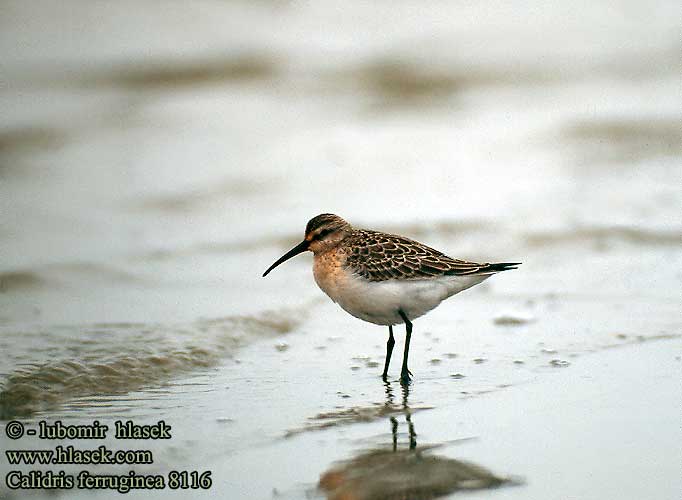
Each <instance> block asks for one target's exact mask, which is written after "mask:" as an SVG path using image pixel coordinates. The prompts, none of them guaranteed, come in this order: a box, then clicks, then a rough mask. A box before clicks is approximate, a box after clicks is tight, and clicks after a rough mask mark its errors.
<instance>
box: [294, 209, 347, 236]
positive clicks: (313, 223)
mask: <svg viewBox="0 0 682 500" xmlns="http://www.w3.org/2000/svg"><path fill="white" fill-rule="evenodd" d="M320 229H321V230H323V231H325V232H333V231H338V230H339V229H347V230H351V229H352V227H351V225H350V224H348V222H346V221H345V220H343V219H342V218H341V217H339V216H338V215H334V214H320V215H317V216H315V217H313V218H312V219H310V220H309V221H308V224H307V225H306V227H305V235H306V236H308V235H309V234H311V233H313V232H316V231H318V230H320Z"/></svg>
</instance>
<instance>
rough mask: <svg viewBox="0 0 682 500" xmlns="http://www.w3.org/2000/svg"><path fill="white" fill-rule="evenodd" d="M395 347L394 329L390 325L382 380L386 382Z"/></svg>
mask: <svg viewBox="0 0 682 500" xmlns="http://www.w3.org/2000/svg"><path fill="white" fill-rule="evenodd" d="M394 345H395V339H394V338H393V327H392V326H391V325H388V341H387V342H386V361H385V362H384V373H383V374H382V375H381V378H383V379H384V382H385V381H386V378H387V375H388V364H389V363H390V362H391V354H393V346H394Z"/></svg>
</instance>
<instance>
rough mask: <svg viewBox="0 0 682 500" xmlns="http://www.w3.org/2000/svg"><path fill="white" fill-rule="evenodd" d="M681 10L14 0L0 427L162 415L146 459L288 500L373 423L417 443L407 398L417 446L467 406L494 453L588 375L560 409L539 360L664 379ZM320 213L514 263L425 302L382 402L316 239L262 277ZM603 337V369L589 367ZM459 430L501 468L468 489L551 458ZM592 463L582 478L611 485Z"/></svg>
mask: <svg viewBox="0 0 682 500" xmlns="http://www.w3.org/2000/svg"><path fill="white" fill-rule="evenodd" d="M133 7H134V8H133ZM131 12H135V14H134V15H133V14H131ZM675 14H677V6H676V5H675V4H673V3H666V2H656V3H654V4H647V6H644V5H640V4H639V3H637V2H607V3H603V4H599V5H594V4H592V3H582V4H571V7H570V8H569V7H567V6H565V5H564V4H561V3H554V4H546V3H542V4H539V3H534V2H525V3H522V4H518V3H516V4H514V6H513V7H510V6H509V7H508V6H501V5H497V4H495V5H492V4H490V5H489V4H476V5H464V4H448V3H440V2H428V3H426V4H424V3H420V4H419V7H417V4H410V3H406V4H400V5H395V4H394V3H381V2H380V3H372V4H359V3H358V4H352V5H349V4H344V8H343V9H340V8H338V6H336V5H334V4H332V3H329V2H317V3H315V4H310V5H308V4H300V3H284V4H280V3H269V2H259V3H240V2H233V3H228V4H225V3H222V2H211V1H206V2H197V3H194V4H193V5H192V6H191V7H190V6H179V5H178V6H173V7H172V8H170V7H168V8H164V9H161V8H160V7H159V6H158V5H157V4H155V3H145V2H143V3H140V2H135V4H134V6H133V4H132V3H130V2H118V3H116V4H110V5H109V4H108V5H100V4H92V3H90V2H82V1H70V2H67V4H64V3H63V2H62V3H61V4H60V7H59V8H56V7H55V6H53V5H51V4H49V3H43V4H41V6H40V8H38V7H37V6H35V4H32V5H28V4H25V3H24V2H18V1H10V2H5V4H4V6H3V15H2V16H0V53H1V54H2V60H3V63H2V76H1V81H2V85H1V86H0V116H2V119H0V213H2V217H0V241H1V242H2V244H1V245H0V331H1V332H2V335H0V418H2V419H3V421H7V420H8V419H11V418H19V419H21V421H22V422H26V423H27V425H34V424H35V423H37V422H38V421H40V420H42V419H47V420H49V421H54V420H58V419H61V420H64V421H69V422H84V423H87V422H91V421H92V420H94V419H100V420H104V421H107V422H109V423H112V422H113V421H114V420H116V419H119V418H126V419H133V420H135V421H138V420H139V421H140V422H146V423H154V422H156V421H158V420H161V419H165V420H166V421H168V422H170V423H171V425H173V426H175V427H174V437H173V439H172V440H171V442H170V443H160V442H154V443H149V442H147V443H143V444H144V445H145V446H149V447H150V448H151V449H152V450H153V451H154V457H155V463H154V464H153V465H151V466H139V467H138V466H136V467H135V471H136V472H137V471H139V472H140V473H142V472H144V471H156V472H159V473H167V472H168V471H169V470H170V469H173V468H182V469H187V470H190V469H191V470H194V469H197V470H199V469H202V470H203V469H208V468H210V469H212V470H213V477H214V481H215V483H214V486H213V487H212V489H211V490H209V494H213V495H215V496H219V497H223V498H263V497H264V496H265V497H268V496H270V495H273V494H274V493H273V488H274V489H276V490H277V494H279V495H281V496H282V497H285V498H289V497H290V498H300V497H301V496H303V495H307V496H315V495H320V494H321V493H319V492H316V489H315V486H316V485H317V483H318V480H319V478H320V475H322V474H324V473H325V471H329V470H336V469H334V467H335V466H334V465H333V464H335V463H339V461H342V460H346V462H344V463H346V464H348V463H352V460H353V457H358V456H362V454H363V453H366V452H367V450H377V449H384V447H385V446H386V445H390V443H391V437H390V436H391V435H392V430H393V427H392V426H393V423H392V422H393V420H391V419H397V421H399V423H400V428H399V429H401V430H400V432H399V434H398V437H399V441H400V442H401V443H402V444H403V445H404V444H405V443H406V442H408V443H409V442H410V440H409V432H408V434H405V432H407V431H404V430H402V429H403V427H405V426H408V423H407V422H406V421H405V416H406V413H405V412H406V408H408V409H409V414H410V415H412V417H411V418H412V419H413V420H414V425H415V426H416V428H417V435H418V438H417V439H418V444H419V446H430V445H442V444H443V443H449V442H452V443H460V442H461V440H463V439H464V440H466V439H467V438H471V437H474V436H473V435H472V434H467V432H465V431H463V430H462V429H463V428H461V427H453V428H452V429H450V430H443V429H444V428H443V427H442V422H443V421H447V420H448V419H449V418H450V416H456V415H459V413H458V412H459V411H460V408H461V407H460V404H464V402H470V401H473V402H478V401H481V400H482V401H486V402H488V403H486V404H489V406H488V407H487V408H486V411H493V414H495V412H497V411H499V415H502V416H504V417H503V421H500V422H497V421H495V420H494V418H493V417H489V420H487V421H486V422H487V423H486V425H482V426H480V427H476V429H477V431H476V432H475V433H474V434H476V436H477V437H478V438H479V439H480V441H481V443H482V446H483V448H484V449H485V447H486V446H488V443H489V441H487V439H493V438H497V437H498V436H499V434H497V433H496V431H495V429H496V428H498V427H499V426H502V425H504V426H506V427H509V432H510V433H514V432H516V431H515V429H514V426H515V425H516V426H518V427H519V428H525V426H524V423H523V422H522V421H518V422H517V421H514V420H513V419H512V420H508V419H509V418H510V417H509V415H510V414H511V413H510V412H511V409H510V408H511V407H510V406H509V405H512V407H513V406H514V405H517V404H518V405H519V407H523V404H524V403H523V398H522V397H519V399H520V400H521V402H511V403H510V401H509V399H508V398H509V396H505V395H506V394H509V391H508V389H511V390H512V391H517V392H515V393H514V394H524V393H528V394H530V393H532V391H533V390H535V389H532V388H536V387H541V388H542V387H544V388H545V390H540V389H538V390H537V394H535V396H534V397H538V398H540V399H541V400H543V398H544V403H545V404H546V406H547V407H553V406H559V407H561V406H562V405H564V404H568V403H566V401H568V400H570V398H571V397H573V396H574V395H575V394H580V391H581V389H580V388H575V389H574V391H575V392H572V393H569V394H568V395H564V396H561V397H559V400H558V401H554V400H553V394H552V391H551V388H550V387H549V382H548V380H554V378H553V377H563V378H565V379H575V378H577V379H580V377H581V376H592V377H603V378H604V382H603V383H604V385H605V386H607V387H616V388H617V387H620V386H619V382H618V376H616V374H618V373H621V372H623V373H629V372H630V371H631V370H632V369H633V367H630V366H628V365H627V363H629V362H631V361H632V359H633V358H634V359H636V358H637V355H636V354H635V355H633V356H632V357H627V356H621V357H619V356H617V355H616V354H614V353H616V352H642V353H649V354H647V355H646V356H644V358H643V359H646V360H647V362H650V363H651V364H652V367H654V366H659V365H660V366H661V367H665V370H664V371H663V372H662V374H661V377H662V378H663V380H668V379H669V377H671V376H672V373H673V368H674V366H675V365H674V363H673V364H671V362H670V359H669V352H672V351H673V349H674V348H678V352H679V337H680V335H681V334H682V328H681V326H682V322H681V321H680V306H679V289H680V284H681V282H682V273H680V271H679V269H681V268H682V245H681V244H682V222H681V220H680V216H679V214H680V213H682V197H680V196H679V185H680V181H681V180H682V171H681V170H680V160H681V157H682V150H681V149H680V144H682V129H680V127H679V123H680V120H681V119H682V116H681V115H680V111H679V110H680V109H682V107H681V106H680V104H681V103H680V96H679V73H680V71H679V70H680V69H682V68H680V60H679V57H678V52H679V51H678V50H676V47H677V44H678V32H679V29H678V26H677V23H675V20H676V19H677V16H676V15H675ZM643 19H646V22H644V21H643ZM65 34H68V36H65ZM320 212H335V213H338V214H340V215H342V216H343V217H345V218H346V219H348V220H349V221H350V222H351V223H353V224H355V225H357V226H364V227H371V228H375V229H380V230H385V231H390V232H396V233H400V234H405V235H407V236H410V237H413V238H416V239H418V240H420V241H423V242H425V243H427V244H429V245H431V246H434V247H436V248H439V249H442V250H444V251H446V252H447V253H449V254H451V255H453V256H456V257H460V258H468V259H473V260H481V261H522V262H523V263H524V264H523V265H522V266H521V268H520V269H519V270H517V271H513V272H509V273H504V274H502V275H499V276H496V277H494V278H493V279H491V280H488V281H486V282H485V283H484V284H482V285H479V286H478V287H475V288H474V289H471V290H469V291H467V292H465V293H463V294H462V295H461V296H457V297H455V298H453V299H450V300H449V301H448V302H447V303H445V304H444V305H442V306H441V307H440V308H438V309H437V310H435V311H433V312H432V313H430V314H429V315H428V316H426V317H424V318H421V319H420V320H418V321H416V322H415V336H414V340H413V344H412V356H411V369H412V371H413V372H414V373H415V375H416V379H415V383H414V385H413V387H412V389H411V392H410V394H409V402H405V401H402V402H401V397H402V395H401V393H400V389H399V386H398V385H397V383H396V381H395V380H392V381H391V383H390V384H389V385H388V387H386V386H385V385H384V384H382V383H381V381H380V379H379V377H378V373H379V372H380V371H381V365H382V363H383V352H384V345H385V340H386V332H385V329H384V328H380V327H377V326H373V325H369V324H365V323H362V322H360V321H358V320H355V319H354V318H351V317H349V316H347V315H346V314H345V313H343V312H342V311H341V310H339V309H338V308H337V307H336V306H334V305H333V304H331V303H330V302H329V300H328V299H327V298H326V297H324V296H323V295H322V293H321V292H320V291H319V290H318V289H317V287H316V286H315V284H314V282H313V280H312V276H311V272H310V269H309V268H310V257H309V256H301V257H298V258H297V259H295V260H293V261H290V262H288V263H287V264H286V265H285V266H282V267H280V268H278V269H277V270H276V271H274V272H273V273H272V274H270V275H268V277H267V279H262V278H261V277H260V274H261V273H262V271H263V270H264V269H265V268H266V267H267V266H268V265H269V264H270V263H271V262H272V261H274V259H276V258H277V257H278V256H279V255H281V254H282V253H283V252H284V251H286V250H287V249H288V248H290V247H291V246H292V245H293V244H295V243H296V242H297V241H298V240H299V239H300V238H301V236H302V232H303V227H304V224H305V222H306V221H307V220H308V219H309V218H310V217H312V216H314V215H316V214H317V213H320ZM397 337H398V339H397V341H398V343H399V345H400V343H401V342H402V331H400V332H399V335H398V336H397ZM657 345H666V346H668V345H669V346H670V347H669V348H668V349H669V351H668V352H666V349H662V348H654V347H652V346H657ZM616 348H618V349H616ZM621 348H622V349H621ZM396 351H398V350H396ZM614 356H615V357H614ZM595 359H601V360H604V363H607V362H608V361H606V360H607V359H610V360H613V359H621V361H620V364H618V362H617V361H612V362H613V363H616V365H615V368H614V371H613V372H609V371H608V370H605V371H603V372H601V371H600V372H599V373H598V374H590V373H586V372H584V371H583V370H585V369H586V368H583V366H584V365H585V363H587V366H591V365H590V363H594V364H597V365H598V364H599V362H597V361H586V360H595ZM393 363H394V365H393V368H392V370H391V372H392V374H393V375H394V376H395V375H396V374H397V367H398V365H399V361H398V359H397V356H396V359H394V360H393ZM662 369H663V368H662ZM564 373H567V374H568V375H565V374H564ZM651 385H652V387H654V386H656V383H655V375H652V380H651ZM661 386H662V385H661ZM518 391H520V392H518ZM526 391H527V392H526ZM643 391H644V390H643ZM654 392H655V391H654ZM616 393H618V394H620V392H618V391H616ZM667 403H670V408H668V407H665V408H661V410H660V412H661V414H662V415H669V414H670V412H672V411H674V410H672V407H673V406H674V405H673V403H672V402H668V401H667V399H665V398H663V400H662V404H663V405H666V404H667ZM467 404H468V403H467ZM472 404H473V403H472ZM475 404H483V403H475ZM496 405H497V406H496ZM484 406H485V404H484ZM616 406H617V405H616ZM491 409H492V410H491ZM569 413H570V412H569ZM422 415H423V417H422ZM429 415H430V416H429ZM609 415H613V413H610V414H609ZM453 418H455V417H453ZM456 418H459V417H456ZM487 418H488V417H487ZM501 418H502V417H501ZM540 418H541V417H538V419H540ZM567 418H568V417H567ZM595 418H596V417H595ZM464 420H466V418H465V417H462V421H464ZM424 421H427V422H430V424H425V423H422V422H424ZM437 422H440V424H439V423H437ZM561 423H562V424H563V425H564V427H562V426H559V428H561V429H564V430H566V427H565V425H567V424H568V423H569V422H568V421H565V422H561ZM469 424H471V422H469ZM434 425H435V426H436V427H433V426H434ZM463 425H464V428H465V429H468V428H470V427H466V426H467V425H468V424H467V422H464V423H463ZM438 426H441V427H438ZM408 427H409V426H408ZM424 427H426V428H424ZM474 427H475V426H474ZM379 428H381V429H382V430H379ZM372 432H376V433H379V434H375V435H373V434H371V433H372ZM421 434H426V435H427V436H431V437H430V438H428V439H426V440H422V439H421V438H420V437H419V435H421ZM569 435H571V433H570V432H569V431H566V433H565V436H569ZM406 437H407V441H405V438H406ZM555 438H556V439H557V442H559V443H560V444H561V443H562V439H564V438H563V437H562V436H561V435H559V436H556V437H555ZM565 439H568V437H566V438H565ZM0 443H1V444H2V447H3V449H6V448H7V447H8V446H10V444H11V446H15V447H16V446H18V445H21V446H22V447H24V446H25V447H26V449H28V448H30V447H31V446H33V447H43V446H44V445H45V443H44V442H39V441H37V440H35V439H32V438H30V437H24V438H22V440H20V441H16V442H11V443H10V442H9V441H8V439H7V438H6V436H5V434H2V436H0ZM107 444H108V445H110V446H120V442H119V443H117V442H115V441H114V440H111V439H109V440H108V441H107ZM138 444H140V443H136V445H138ZM459 448H460V445H459V444H456V445H452V446H449V445H448V446H445V447H444V448H443V449H442V450H441V449H437V450H433V451H432V453H433V455H432V456H438V457H443V460H444V462H443V463H453V462H450V461H452V460H459V459H460V458H462V459H464V460H465V461H467V462H473V463H475V464H476V465H477V466H480V467H483V468H485V469H490V474H492V475H493V476H494V477H517V476H518V477H520V478H522V479H523V481H519V483H522V484H516V486H514V487H511V486H509V487H502V488H499V489H496V490H495V491H494V492H486V493H484V494H486V495H487V494H488V493H490V495H496V496H500V498H502V497H503V496H504V495H507V496H509V497H523V496H524V495H526V494H527V493H528V491H537V490H528V489H524V488H533V486H532V485H533V482H534V481H536V478H537V477H538V476H543V475H546V473H547V469H545V470H543V469H542V468H541V466H535V468H531V467H528V468H525V467H524V465H523V464H522V463H519V462H517V461H511V460H510V461H508V462H506V463H505V462H504V461H503V460H494V459H493V458H491V457H494V456H495V454H486V453H483V452H481V453H478V452H476V453H472V454H471V456H469V457H460V456H459V455H458V450H459ZM559 448H561V446H559ZM506 449H507V448H505V450H506ZM535 451H536V452H537V453H538V455H541V452H540V451H537V450H535ZM636 451H637V450H630V455H628V456H629V457H630V459H631V460H632V461H634V462H637V461H638V460H640V459H638V458H637V457H636V453H635V452H636ZM408 452H409V449H408ZM569 454H570V453H569ZM500 455H501V456H508V454H507V453H506V452H504V450H503V452H501V453H500ZM626 455H627V453H626ZM548 456H549V455H548ZM577 456H578V453H577V452H576V453H575V457H574V458H576V460H578V458H577ZM407 457H408V459H409V458H410V457H411V455H410V454H409V453H408V454H407ZM349 461H350V462H349ZM273 463H274V464H277V467H272V466H268V467H264V465H263V464H273ZM0 464H2V465H0V469H1V470H0V472H3V474H1V475H2V476H3V477H4V476H5V474H4V472H6V470H8V467H9V465H8V464H7V463H6V461H2V460H0ZM339 467H342V466H340V465H339ZM550 467H551V464H547V468H550ZM614 467H615V465H614ZM73 469H74V470H77V468H76V467H73ZM114 469H115V468H114ZM120 469H121V470H124V468H120ZM102 470H104V469H102ZM125 470H126V471H127V470H128V469H125ZM618 470H620V469H618ZM618 470H616V469H613V470H611V471H609V473H610V474H611V475H612V476H619V475H622V474H621V472H618ZM662 470H664V473H662V474H663V476H662V477H663V479H662V483H665V484H672V482H674V481H675V480H676V479H674V478H672V477H669V476H668V475H665V474H668V472H666V471H668V469H662ZM100 472H101V471H100ZM523 483H526V484H527V485H526V486H524V485H523ZM559 483H560V481H558V480H557V483H556V484H559ZM363 484H364V483H363ZM585 484H589V485H590V487H591V488H595V489H593V490H589V491H587V492H586V491H582V490H581V493H583V495H582V496H581V498H589V497H590V496H592V497H594V498H599V497H600V493H604V492H605V491H610V490H608V489H605V490H603V491H600V490H599V489H598V488H597V486H596V485H595V483H593V482H590V481H587V480H585ZM2 488H5V486H4V485H2V486H0V492H2V494H4V495H10V494H11V492H9V491H8V490H7V489H6V488H5V489H2ZM370 490H371V488H370ZM363 491H365V490H363ZM367 491H369V490H367ZM419 491H424V490H419ZM428 491H430V492H431V493H434V492H433V491H432V490H428ZM449 491H452V490H449ZM575 491H579V489H577V490H575ZM666 491H667V490H666ZM660 492H661V493H663V490H660ZM77 493H80V494H86V493H87V492H83V491H77V490H73V491H70V492H68V493H67V494H68V496H71V495H73V494H77ZM168 493H171V492H170V491H168V490H164V491H163V492H161V493H159V492H156V493H154V492H136V493H130V495H133V496H135V495H139V496H140V497H143V496H144V497H145V498H146V497H153V496H154V494H164V495H165V494H168ZM446 493H448V492H443V494H446ZM178 494H180V493H178ZM467 494H468V493H467ZM542 494H543V497H545V498H549V497H551V496H552V495H551V494H549V493H548V491H547V490H543V493H542ZM117 495H119V494H118V493H115V492H107V491H104V492H99V496H102V497H109V496H117ZM330 495H332V494H331V493H330ZM457 495H463V493H461V492H460V493H457ZM515 495H516V496H515ZM633 495H634V493H633ZM15 496H17V494H15ZM19 496H20V495H19ZM605 496H608V495H605ZM330 497H331V498H333V496H330ZM602 497H604V495H602ZM350 498H354V497H350ZM358 498H363V497H358ZM632 498H637V497H636V496H632Z"/></svg>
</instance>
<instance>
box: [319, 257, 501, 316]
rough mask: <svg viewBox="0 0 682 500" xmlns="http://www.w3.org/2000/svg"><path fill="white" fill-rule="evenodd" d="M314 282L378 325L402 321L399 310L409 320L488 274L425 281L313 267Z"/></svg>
mask: <svg viewBox="0 0 682 500" xmlns="http://www.w3.org/2000/svg"><path fill="white" fill-rule="evenodd" d="M315 271H316V272H315V281H316V282H317V284H318V286H319V287H320V288H321V289H322V290H323V291H324V292H325V293H326V294H327V295H329V297H330V298H331V299H332V300H333V301H334V302H336V303H337V304H339V305H340V306H341V307H342V308H343V309H344V310H345V311H346V312H348V313H349V314H352V315H353V316H355V317H356V318H360V319H362V320H364V321H368V322H370V323H374V324H377V325H395V324H399V323H403V320H402V318H401V317H400V314H399V313H398V311H400V310H401V311H403V312H404V313H405V315H406V316H407V317H408V319H410V320H414V319H415V318H418V317H420V316H422V315H423V314H426V313H427V312H429V311H430V310H431V309H433V308H434V307H436V306H437V305H438V304H440V303H441V302H442V301H443V300H445V299H447V298H448V297H451V296H452V295H454V294H456V293H458V292H461V291H462V290H466V289H467V288H469V287H471V286H474V285H476V284H478V283H480V282H481V281H483V280H484V279H486V278H487V277H488V276H490V275H475V276H443V277H440V278H434V279H428V280H395V279H391V280H386V281H367V280H365V279H363V278H361V277H358V276H355V275H352V274H351V273H349V272H347V271H345V270H340V269H339V270H338V271H339V272H336V273H334V275H333V277H332V276H330V275H322V273H318V272H317V270H315Z"/></svg>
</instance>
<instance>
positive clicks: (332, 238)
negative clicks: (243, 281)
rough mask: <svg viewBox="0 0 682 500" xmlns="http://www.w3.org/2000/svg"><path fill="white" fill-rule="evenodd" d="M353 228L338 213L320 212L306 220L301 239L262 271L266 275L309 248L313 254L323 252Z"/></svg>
mask: <svg viewBox="0 0 682 500" xmlns="http://www.w3.org/2000/svg"><path fill="white" fill-rule="evenodd" d="M352 230H353V228H352V227H351V225H350V224H348V222H346V221H345V220H343V219H342V218H341V217H339V216H338V215H334V214H320V215H317V216H315V217H313V218H312V219H310V220H309V221H308V224H307V225H306V227H305V237H304V238H303V241H302V242H301V243H299V244H298V245H296V246H295V247H294V248H292V249H291V250H289V251H288V252H287V253H285V254H284V255H282V256H281V257H280V258H279V259H277V260H276V261H275V263H274V264H272V265H271V266H270V267H269V268H268V269H267V271H265V272H264V273H263V276H266V275H267V274H268V273H269V272H270V271H272V270H273V269H274V268H276V267H277V266H279V265H280V264H281V263H283V262H285V261H287V260H289V259H291V258H292V257H294V256H296V255H298V254H300V253H303V252H305V251H306V250H310V251H311V252H313V253H314V254H318V253H321V252H325V251H327V250H329V249H331V248H334V247H335V246H336V245H338V244H339V243H341V241H343V239H344V238H346V237H347V236H348V235H349V234H350V233H351V231H352Z"/></svg>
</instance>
